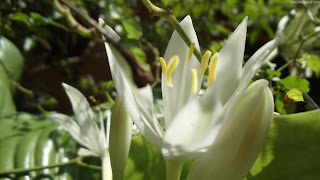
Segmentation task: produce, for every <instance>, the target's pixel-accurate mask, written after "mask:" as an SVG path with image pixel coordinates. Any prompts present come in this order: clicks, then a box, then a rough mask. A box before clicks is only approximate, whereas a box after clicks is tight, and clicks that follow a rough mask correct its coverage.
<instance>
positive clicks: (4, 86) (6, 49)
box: [0, 37, 23, 116]
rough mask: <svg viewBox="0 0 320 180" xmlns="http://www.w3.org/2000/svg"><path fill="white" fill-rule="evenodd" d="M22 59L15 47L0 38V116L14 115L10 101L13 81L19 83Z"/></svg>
mask: <svg viewBox="0 0 320 180" xmlns="http://www.w3.org/2000/svg"><path fill="white" fill-rule="evenodd" d="M22 70H23V58H22V55H21V53H20V51H19V50H18V49H17V47H16V46H15V45H14V44H13V43H12V42H11V41H9V40H8V39H6V38H5V37H0V92H1V97H0V116H5V115H9V114H14V113H16V107H15V104H14V102H13V99H12V94H13V93H14V86H13V84H12V83H11V80H13V81H19V79H20V76H21V73H22Z"/></svg>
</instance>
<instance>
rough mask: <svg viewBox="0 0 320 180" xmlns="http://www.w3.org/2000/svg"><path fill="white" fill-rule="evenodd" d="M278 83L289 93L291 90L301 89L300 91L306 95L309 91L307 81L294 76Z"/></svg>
mask: <svg viewBox="0 0 320 180" xmlns="http://www.w3.org/2000/svg"><path fill="white" fill-rule="evenodd" d="M279 83H280V84H281V85H282V86H283V87H284V88H285V90H287V91H289V90H290V89H293V88H298V89H301V90H302V91H304V92H306V93H308V92H309V91H310V88H309V81H308V80H306V79H301V78H299V77H296V76H288V77H286V78H284V79H281V80H280V81H279Z"/></svg>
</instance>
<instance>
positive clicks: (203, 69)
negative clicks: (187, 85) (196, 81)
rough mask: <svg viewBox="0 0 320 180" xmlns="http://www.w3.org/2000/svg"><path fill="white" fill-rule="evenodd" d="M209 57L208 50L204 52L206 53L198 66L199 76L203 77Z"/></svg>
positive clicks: (210, 53)
mask: <svg viewBox="0 0 320 180" xmlns="http://www.w3.org/2000/svg"><path fill="white" fill-rule="evenodd" d="M211 55H212V52H211V51H209V50H206V52H205V53H204V55H203V56H202V59H201V64H200V75H203V74H204V72H205V71H206V69H207V67H208V62H209V59H210V57H211Z"/></svg>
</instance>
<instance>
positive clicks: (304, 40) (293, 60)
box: [277, 32, 318, 72]
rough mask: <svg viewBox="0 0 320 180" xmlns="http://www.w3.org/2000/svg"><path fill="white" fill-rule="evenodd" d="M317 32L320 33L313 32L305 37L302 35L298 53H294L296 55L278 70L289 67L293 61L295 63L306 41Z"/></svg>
mask: <svg viewBox="0 0 320 180" xmlns="http://www.w3.org/2000/svg"><path fill="white" fill-rule="evenodd" d="M316 34H318V32H311V33H309V34H307V35H306V36H303V37H302V40H301V42H300V44H299V47H298V49H297V51H296V53H295V55H294V57H293V59H292V60H290V61H288V62H287V63H286V64H284V65H283V66H281V67H280V68H279V69H277V71H278V72H281V71H282V70H284V69H285V68H287V67H288V66H289V65H290V64H291V63H295V62H296V61H297V59H298V55H299V52H300V50H301V48H302V47H303V45H304V43H305V42H306V41H307V40H308V39H309V38H311V37H312V36H314V35H316Z"/></svg>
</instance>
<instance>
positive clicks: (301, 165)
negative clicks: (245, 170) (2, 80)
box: [246, 110, 320, 180]
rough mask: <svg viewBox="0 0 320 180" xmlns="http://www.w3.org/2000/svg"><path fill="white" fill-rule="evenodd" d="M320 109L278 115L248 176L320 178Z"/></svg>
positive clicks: (265, 179)
mask: <svg viewBox="0 0 320 180" xmlns="http://www.w3.org/2000/svg"><path fill="white" fill-rule="evenodd" d="M319 137H320V110H315V111H308V112H304V113H298V114H291V115H281V116H275V117H274V119H273V122H272V124H271V127H270V130H269V133H268V136H267V139H266V142H265V145H264V147H263V148H262V151H261V153H260V155H259V157H258V158H257V160H256V162H255V164H254V165H253V167H252V168H251V170H250V174H249V175H248V176H247V178H246V179H247V180H270V179H272V180H284V179H285V180H316V179H320V161H319V159H320V153H319V152H320V143H319Z"/></svg>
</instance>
